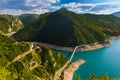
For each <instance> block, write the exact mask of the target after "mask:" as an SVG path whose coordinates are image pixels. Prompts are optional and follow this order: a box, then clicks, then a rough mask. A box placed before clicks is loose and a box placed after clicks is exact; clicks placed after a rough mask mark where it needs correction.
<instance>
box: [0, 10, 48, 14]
mask: <svg viewBox="0 0 120 80" xmlns="http://www.w3.org/2000/svg"><path fill="white" fill-rule="evenodd" d="M46 12H49V10H47V9H32V10H30V11H24V10H14V9H2V10H0V14H10V15H20V14H24V13H31V14H32V13H34V14H43V13H46Z"/></svg>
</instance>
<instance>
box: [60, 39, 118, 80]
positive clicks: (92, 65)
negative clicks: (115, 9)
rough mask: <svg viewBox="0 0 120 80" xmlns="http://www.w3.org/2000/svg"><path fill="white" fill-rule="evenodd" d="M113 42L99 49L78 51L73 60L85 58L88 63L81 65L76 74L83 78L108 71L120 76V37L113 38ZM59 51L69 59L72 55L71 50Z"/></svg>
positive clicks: (109, 74) (100, 74)
mask: <svg viewBox="0 0 120 80" xmlns="http://www.w3.org/2000/svg"><path fill="white" fill-rule="evenodd" d="M111 44H112V45H111V46H109V47H105V48H101V49H97V50H92V51H84V52H77V53H76V54H75V55H74V58H73V61H77V60H78V59H84V60H85V61H86V63H85V64H83V65H81V66H80V67H79V69H78V70H77V71H76V72H75V74H77V75H80V77H81V78H83V79H84V78H88V77H89V76H90V75H96V76H102V75H105V74H106V73H107V74H108V76H109V77H113V78H116V77H117V78H118V77H120V39H115V40H113V41H112V42H111ZM59 52H61V53H62V54H64V56H65V57H66V58H68V59H69V57H70V56H71V52H62V51H59ZM73 80H75V79H74V78H73Z"/></svg>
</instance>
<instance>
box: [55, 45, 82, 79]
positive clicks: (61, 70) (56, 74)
mask: <svg viewBox="0 0 120 80" xmlns="http://www.w3.org/2000/svg"><path fill="white" fill-rule="evenodd" d="M79 47H80V46H76V47H75V48H74V50H73V52H72V55H71V57H70V59H69V61H67V62H66V63H65V64H64V65H63V66H62V67H61V68H60V69H59V70H57V71H56V72H55V75H54V80H58V79H59V77H60V75H61V73H62V72H63V71H64V69H65V68H66V67H67V66H68V64H69V63H70V62H71V61H72V59H73V57H74V54H75V53H76V51H77V49H78V48H79Z"/></svg>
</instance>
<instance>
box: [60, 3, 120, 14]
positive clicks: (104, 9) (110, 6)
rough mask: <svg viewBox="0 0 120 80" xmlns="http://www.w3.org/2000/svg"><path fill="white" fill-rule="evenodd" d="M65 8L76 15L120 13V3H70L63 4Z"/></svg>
mask: <svg viewBox="0 0 120 80" xmlns="http://www.w3.org/2000/svg"><path fill="white" fill-rule="evenodd" d="M61 7H65V8H67V9H69V10H71V11H74V12H76V13H93V14H111V13H113V12H117V11H120V2H104V3H95V4H81V3H75V2H72V3H68V4H62V5H61Z"/></svg>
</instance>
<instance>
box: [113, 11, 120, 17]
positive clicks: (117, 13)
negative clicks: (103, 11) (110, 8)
mask: <svg viewBox="0 0 120 80" xmlns="http://www.w3.org/2000/svg"><path fill="white" fill-rule="evenodd" d="M112 15H115V16H117V17H120V11H119V12H115V13H112Z"/></svg>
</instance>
